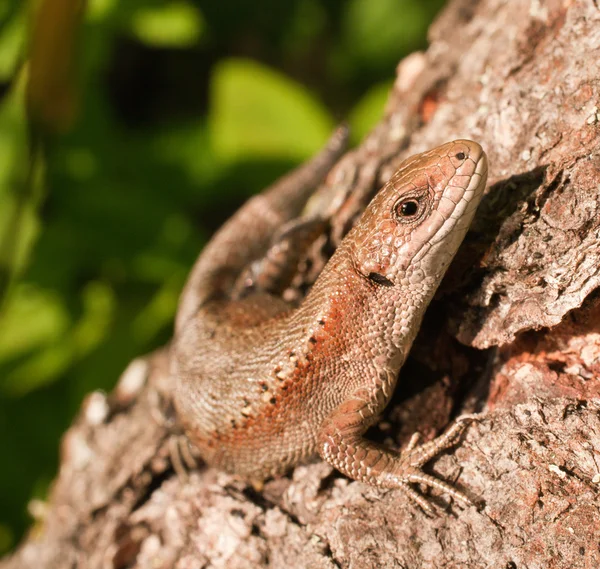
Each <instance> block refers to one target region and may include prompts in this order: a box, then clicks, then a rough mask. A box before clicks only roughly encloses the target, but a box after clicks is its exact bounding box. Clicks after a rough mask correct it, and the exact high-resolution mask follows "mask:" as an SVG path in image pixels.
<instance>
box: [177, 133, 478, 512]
mask: <svg viewBox="0 0 600 569" xmlns="http://www.w3.org/2000/svg"><path fill="white" fill-rule="evenodd" d="M315 160H318V159H315ZM292 176H293V175H292ZM486 178H487V160H486V156H485V154H484V152H483V150H482V149H481V147H480V146H479V145H478V144H477V143H475V142H471V141H467V140H458V141H455V142H450V143H447V144H444V145H442V146H439V147H438V148H435V149H433V150H430V151H428V152H424V153H422V154H419V155H417V156H413V157H412V158H409V159H408V160H406V161H405V162H404V163H403V164H402V165H401V166H400V167H399V169H398V170H397V172H396V173H395V174H394V176H393V177H392V178H391V179H390V181H389V182H388V183H387V184H386V185H385V186H384V187H383V188H382V189H381V190H380V191H379V193H378V194H377V195H376V196H375V198H374V199H373V200H372V202H371V203H370V204H369V206H368V207H367V209H366V211H365V213H364V214H363V216H362V217H361V219H360V220H359V222H358V224H357V225H356V226H355V227H354V229H353V230H352V231H350V233H349V234H348V235H347V237H346V238H345V239H344V240H343V242H342V243H341V244H340V246H339V247H338V249H337V250H336V252H335V254H334V255H333V256H332V258H331V260H330V261H329V263H328V264H327V265H326V267H325V269H324V270H323V272H322V274H321V275H320V277H319V278H318V279H317V281H316V282H315V284H314V286H313V287H312V289H311V291H310V292H309V294H308V295H307V297H306V298H305V300H304V301H303V303H302V304H301V305H300V306H299V307H298V308H296V309H291V308H290V307H289V306H288V305H286V304H285V303H284V302H283V301H282V300H281V299H279V298H276V297H274V296H270V295H268V294H265V293H256V294H253V295H250V296H248V297H246V298H243V299H241V300H231V299H230V298H228V297H227V294H228V293H229V290H230V288H231V286H232V284H231V283H232V282H233V281H234V280H235V276H236V275H237V274H239V272H240V271H242V270H243V267H244V266H245V265H246V264H247V263H248V262H249V261H250V260H251V259H249V258H248V257H247V255H246V254H245V253H244V254H241V253H240V250H239V249H240V248H243V249H247V250H248V249H251V250H252V254H253V255H254V256H259V255H260V254H261V252H263V253H264V251H265V250H266V249H267V248H268V246H269V236H270V235H271V234H272V233H273V232H274V229H273V223H271V225H270V226H269V227H268V228H266V229H265V227H266V225H267V224H266V222H265V223H264V225H263V220H265V219H266V220H272V219H274V218H278V219H279V221H278V222H277V224H275V225H278V224H280V223H282V222H285V221H287V220H289V219H291V218H293V217H294V215H296V214H297V211H298V209H299V208H298V203H300V202H303V201H304V200H305V199H307V197H308V193H307V192H306V188H304V190H303V191H304V194H303V196H302V199H299V200H297V202H298V203H296V204H295V205H294V207H293V208H287V209H286V210H285V211H283V209H285V208H282V207H281V204H282V203H285V202H286V201H287V198H285V196H283V190H278V188H277V186H276V187H274V188H272V189H271V190H269V193H267V194H263V198H262V202H261V204H260V207H259V208H258V209H257V208H256V205H254V206H253V205H252V201H251V202H249V203H250V205H246V206H244V207H243V208H242V209H241V210H240V212H238V214H236V219H237V221H236V222H235V223H233V224H232V223H231V222H230V223H229V224H228V225H226V226H225V227H224V228H223V229H222V230H221V231H220V232H219V233H217V235H216V236H215V238H214V240H213V241H212V242H211V244H209V246H208V247H207V249H206V250H205V252H203V253H202V255H201V256H200V257H199V259H198V261H197V263H196V266H195V267H194V269H193V271H192V277H191V279H190V284H188V286H187V287H186V291H185V293H184V296H183V297H182V304H181V306H182V308H181V310H180V313H179V315H178V319H177V329H176V335H175V339H174V342H173V348H172V372H173V375H174V377H175V379H176V392H175V404H176V409H177V412H178V415H179V417H180V419H181V421H182V423H183V424H184V426H185V429H186V432H187V434H188V436H189V438H190V439H191V440H192V442H193V443H194V444H195V445H197V447H198V449H199V450H200V453H201V455H202V457H203V458H204V459H205V460H206V462H207V463H209V464H211V465H214V466H216V467H218V468H221V469H224V470H227V471H230V472H234V473H238V474H240V475H242V476H245V477H247V478H250V479H253V480H257V479H264V478H265V477H268V476H271V475H274V474H278V473H283V472H285V471H286V470H287V469H289V468H290V467H291V466H293V465H295V464H296V463H298V462H299V461H301V460H302V459H304V458H306V457H309V456H311V455H313V454H315V453H317V452H318V453H319V454H320V455H321V457H322V458H323V459H324V460H326V461H327V462H329V463H330V464H332V465H333V466H334V467H335V468H337V469H338V470H340V471H341V472H343V473H344V474H346V475H347V476H349V477H351V478H353V479H356V480H361V481H363V482H366V483H368V484H372V485H376V486H379V487H387V488H400V489H402V490H404V491H405V492H406V493H407V494H408V495H409V496H410V497H411V498H412V499H413V500H415V501H416V502H417V503H418V504H419V505H420V506H421V507H423V508H424V509H425V510H426V511H431V507H430V505H429V504H428V502H427V501H426V500H425V499H424V498H423V497H422V496H421V495H419V494H418V493H417V492H416V491H415V490H414V489H413V488H412V487H411V486H410V484H411V483H421V484H424V485H426V486H431V487H436V488H438V489H441V490H443V491H446V492H448V493H449V494H451V495H452V496H454V498H456V499H458V500H460V501H462V502H465V503H468V499H467V498H466V496H464V495H463V494H462V493H460V492H459V491H457V490H455V489H453V488H452V487H451V486H450V485H448V484H447V483H445V482H443V481H440V480H437V479H436V478H433V477H432V476H428V475H426V474H424V473H423V472H422V471H421V466H422V465H423V464H424V463H425V462H427V461H428V460H430V459H431V458H432V457H434V456H435V455H436V454H438V453H439V452H440V451H441V450H443V449H445V448H447V447H448V446H449V445H450V444H452V443H453V442H454V441H455V440H456V438H457V437H458V436H459V435H460V433H461V431H462V430H463V428H464V426H465V425H466V424H467V419H470V417H466V416H465V417H463V418H461V419H459V420H458V421H457V422H456V423H455V424H454V425H453V426H452V427H451V428H450V429H449V430H448V432H447V433H446V434H444V435H442V436H441V437H438V439H435V440H434V441H431V442H428V443H425V444H423V445H420V446H419V445H417V444H416V438H414V439H413V440H412V441H411V443H410V444H409V447H408V448H407V449H405V450H404V451H403V452H402V453H400V454H398V453H397V452H395V451H392V450H389V449H386V448H385V447H382V446H380V445H376V444H374V443H372V442H370V441H368V440H367V439H365V438H363V434H364V433H365V431H366V430H367V428H368V427H369V426H370V425H372V424H373V423H374V422H375V421H376V420H377V418H378V415H379V414H380V413H381V411H382V410H383V409H384V408H385V406H386V405H387V403H388V402H389V399H390V397H391V395H392V393H393V390H394V387H395V384H396V380H397V377H398V372H399V370H400V367H401V366H402V364H403V363H404V360H405V359H406V356H407V354H408V351H409V349H410V346H411V344H412V342H413V339H414V337H415V335H416V333H417V330H418V328H419V326H420V323H421V319H422V316H423V313H424V311H425V309H426V307H427V305H428V304H429V302H430V300H431V298H432V297H433V294H434V293H435V290H436V289H437V287H438V285H439V283H440V281H441V279H442V276H443V275H444V273H445V271H446V269H447V267H448V265H449V264H450V261H451V260H452V258H453V256H454V254H455V253H456V250H457V249H458V247H459V245H460V243H461V241H462V240H463V237H464V235H465V234H466V232H467V229H468V227H469V225H470V223H471V220H472V218H473V215H474V213H475V210H476V208H477V206H478V204H479V201H480V199H481V196H482V194H483V190H484V188H485V182H486ZM286 191H288V193H289V191H290V188H289V186H288V188H287V190H286ZM282 196H283V197H282ZM255 199H256V198H255ZM273 204H274V205H273ZM250 208H254V209H253V210H252V213H251V214H249V213H248V211H245V210H249V209H250ZM292 210H293V211H292ZM259 212H260V213H259ZM274 212H275V213H274ZM256 235H260V239H258V238H257V239H254V237H255V236H256ZM259 241H260V242H259ZM221 275H227V278H226V279H225V280H223V279H222V278H221ZM227 287H229V288H227Z"/></svg>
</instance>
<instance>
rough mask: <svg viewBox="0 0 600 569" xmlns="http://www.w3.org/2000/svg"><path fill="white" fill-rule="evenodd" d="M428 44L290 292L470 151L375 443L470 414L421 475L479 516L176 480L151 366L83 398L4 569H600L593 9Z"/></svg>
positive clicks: (480, 19) (399, 496)
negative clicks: (453, 252)
mask: <svg viewBox="0 0 600 569" xmlns="http://www.w3.org/2000/svg"><path fill="white" fill-rule="evenodd" d="M430 40H431V47H430V48H429V49H428V51H427V52H426V53H424V54H422V53H418V54H413V55H411V56H409V57H408V58H406V59H405V60H404V61H402V62H401V63H400V65H399V66H398V74H397V80H396V84H395V87H394V90H393V92H392V94H391V97H390V100H389V103H388V107H387V110H386V116H385V118H384V119H383V120H382V121H381V123H380V124H379V125H378V126H377V127H376V128H375V129H374V131H373V132H372V133H371V135H370V136H369V137H368V138H367V139H366V140H365V141H364V143H363V144H362V145H361V146H360V147H359V148H357V149H356V150H353V151H351V152H348V153H347V154H346V155H345V156H344V157H343V158H342V160H341V161H340V162H339V163H338V165H337V166H336V167H335V169H334V170H333V171H332V172H331V174H330V175H329V177H328V179H327V181H326V182H325V184H324V185H323V187H322V188H321V191H323V192H327V190H328V189H330V188H332V187H339V186H340V185H343V186H345V187H347V189H348V190H351V192H352V194H351V197H350V198H349V199H348V200H347V202H346V205H345V206H344V207H343V208H341V209H340V210H339V212H338V213H337V214H336V217H335V218H334V220H333V222H332V224H331V230H330V232H329V233H328V234H327V235H325V236H324V237H323V239H321V240H320V241H319V242H318V243H317V244H316V245H315V247H314V248H313V250H312V251H311V259H310V261H311V262H310V263H306V264H305V266H304V271H303V272H302V274H301V275H299V276H298V278H297V279H296V281H295V285H294V286H295V290H296V291H301V290H304V289H305V286H303V285H304V284H306V283H310V282H311V280H312V279H314V274H315V273H316V272H318V270H319V269H320V267H322V263H323V262H324V259H323V251H327V250H330V249H331V247H330V245H331V244H333V245H335V243H337V242H338V241H339V239H340V236H341V235H342V234H344V232H345V231H347V229H348V227H349V226H350V224H351V222H352V220H354V219H355V218H356V215H357V212H358V211H360V209H361V208H363V207H364V205H365V203H366V202H367V201H368V199H369V197H370V196H372V194H373V192H374V191H375V190H376V189H377V188H378V187H380V186H381V184H382V183H383V181H385V180H386V179H387V177H389V175H390V173H391V172H392V170H393V168H394V165H395V164H397V163H398V162H399V161H400V160H402V159H403V158H405V157H407V156H409V155H411V154H414V153H416V152H420V151H422V150H425V149H427V148H429V147H433V146H436V145H438V144H440V143H442V142H445V141H447V140H452V139H455V138H472V139H474V140H476V141H478V142H480V143H481V144H482V145H483V147H484V149H485V150H486V152H487V153H488V156H489V162H490V178H489V187H488V190H487V194H486V196H485V197H484V200H483V202H482V204H481V206H480V208H479V210H478V213H477V216H476V219H475V221H474V224H473V227H472V229H471V231H470V233H469V235H468V236H467V239H466V241H465V243H464V245H463V247H462V248H461V251H460V252H459V254H458V256H457V258H456V259H455V262H454V263H453V265H452V267H451V269H450V271H449V273H448V275H447V277H446V279H445V280H444V283H443V285H442V287H441V288H440V291H439V293H438V295H437V297H436V299H435V300H434V302H433V303H432V305H431V307H430V310H429V311H428V314H427V317H426V319H425V322H424V325H423V328H422V331H421V333H420V334H419V338H418V339H417V342H416V343H415V347H414V349H413V352H412V355H411V358H410V360H409V361H408V362H407V364H406V365H405V367H404V368H403V371H402V377H401V379H400V387H399V389H398V393H397V394H396V395H395V398H394V401H393V402H392V404H391V405H390V406H389V408H388V410H387V412H386V416H385V417H384V420H383V421H382V422H381V423H380V425H379V426H378V427H377V428H375V429H373V432H372V433H371V434H372V436H373V437H375V438H379V439H380V440H388V442H391V443H392V444H398V445H400V444H403V443H405V442H406V441H407V440H408V438H409V436H410V434H411V433H412V432H413V431H415V430H418V431H420V432H421V433H423V435H424V436H425V437H431V436H433V435H434V434H435V433H436V431H438V430H439V429H440V428H443V427H444V426H445V425H446V424H447V423H448V421H449V420H450V417H451V416H452V415H454V414H456V413H457V412H459V411H473V410H476V411H482V412H483V413H484V415H483V418H482V420H481V421H479V422H478V423H476V424H473V425H472V426H471V427H469V429H468V432H467V434H466V436H465V437H464V439H463V440H462V441H461V443H460V444H459V445H458V446H457V448H456V449H455V450H454V451H453V452H450V453H446V454H445V455H444V456H442V457H440V458H439V459H438V460H435V461H432V463H431V464H430V465H429V469H430V471H432V472H434V473H436V475H438V476H440V477H443V478H445V479H446V480H451V481H455V483H456V486H457V487H459V488H460V489H462V490H464V491H465V492H467V493H468V494H469V495H470V496H472V497H473V499H474V500H475V501H477V502H478V503H479V508H476V507H471V508H467V509H461V508H460V507H458V506H457V505H456V504H449V503H448V502H447V497H446V496H443V495H442V496H438V495H435V496H432V500H433V501H434V502H435V503H436V504H438V506H441V507H442V508H443V509H444V510H445V511H442V512H441V514H440V515H439V516H438V517H436V518H433V519H432V518H428V517H426V516H425V515H424V513H423V512H422V511H421V510H419V509H418V508H417V507H416V506H415V505H414V504H412V503H410V502H408V501H407V499H406V497H405V495H404V494H403V493H402V492H399V491H381V490H377V489H374V488H371V487H369V486H366V485H365V484H361V483H357V482H353V481H349V480H347V479H346V478H344V477H343V476H342V475H340V474H339V473H337V472H336V471H334V470H332V468H331V467H329V466H328V465H327V464H324V463H323V462H321V461H319V460H315V461H313V462H312V463H310V464H308V465H303V466H299V467H297V468H296V469H295V470H294V472H293V473H291V474H290V475H289V476H287V477H282V478H278V479H276V480H272V481H269V482H267V483H266V484H265V486H264V488H263V489H262V490H261V491H258V490H255V489H253V488H252V487H250V486H248V485H247V484H245V483H244V482H243V481H240V480H238V479H237V478H236V477H233V476H230V475H227V474H223V473H220V472H218V471H216V470H214V469H212V468H207V467H205V466H203V465H201V466H199V467H198V468H191V469H189V470H188V475H187V477H186V475H185V474H182V469H181V468H179V467H177V465H175V467H176V468H174V467H173V464H172V460H171V457H172V456H174V454H173V453H172V452H170V451H171V450H172V449H171V447H172V445H173V444H174V443H175V442H177V435H176V434H174V432H175V431H176V429H175V427H174V424H175V423H174V416H173V411H172V407H171V404H170V391H171V389H172V386H171V384H170V381H169V378H168V374H167V372H166V370H167V362H166V354H165V352H164V351H163V352H158V353H156V354H154V355H152V356H150V357H148V358H145V359H139V360H136V361H135V362H133V363H132V364H131V365H130V367H129V368H128V370H127V371H126V372H125V373H124V375H123V377H122V378H121V380H120V382H119V384H118V386H117V388H116V389H115V391H114V392H113V393H112V394H111V395H110V396H108V397H104V396H103V395H101V394H97V393H96V394H92V395H90V396H89V397H88V399H87V400H86V402H85V403H84V405H83V408H82V411H81V413H80V416H79V418H78V419H77V420H76V421H75V423H74V425H73V426H72V427H71V428H70V429H69V431H68V432H67V433H66V435H65V437H64V441H63V445H62V463H61V468H60V473H59V476H58V478H57V480H56V482H55V484H54V487H53V490H52V493H51V498H50V501H49V503H48V505H47V510H46V512H45V515H44V516H43V520H40V522H39V523H38V526H37V527H35V528H34V529H33V530H32V532H31V534H30V535H29V537H28V539H27V541H26V542H25V543H23V544H22V546H21V547H20V548H19V550H18V551H17V552H16V553H15V554H14V555H13V556H12V557H11V558H8V559H5V560H4V562H1V563H0V567H1V568H2V569H9V568H11V569H12V568H17V567H19V568H29V567H31V568H35V569H38V568H40V567H47V568H51V567H56V568H61V569H62V568H65V567H81V568H83V567H85V568H108V567H110V568H115V569H124V568H126V567H153V568H158V567H160V568H174V567H177V568H180V569H182V568H188V567H189V568H196V567H198V568H200V567H215V568H216V567H223V568H228V569H234V568H245V567H248V568H255V567H276V568H277V567H289V568H300V567H305V568H335V567H343V568H355V567H357V568H358V567H360V568H379V567H398V568H399V567H410V568H412V569H414V568H422V567H423V568H425V567H427V568H433V567H435V568H440V567H448V568H454V567H468V568H470V569H475V568H488V567H495V568H497V569H503V568H522V567H527V568H535V567H540V568H541V567H544V568H562V567H565V568H567V567H568V568H575V567H582V568H584V567H585V568H595V567H599V566H600V549H599V543H600V499H599V489H600V381H599V377H600V294H598V292H597V291H596V289H597V288H598V287H599V286H600V150H599V142H600V110H599V107H600V5H599V3H598V2H597V1H595V0H546V1H545V2H543V1H541V0H530V1H526V0H479V1H476V0H454V1H452V2H451V3H450V4H449V5H448V7H447V8H446V9H445V11H444V12H443V13H442V15H441V16H440V17H439V18H438V20H437V21H436V22H435V24H434V25H433V26H432V28H431V30H430ZM292 292H293V291H292ZM176 471H178V472H179V474H176Z"/></svg>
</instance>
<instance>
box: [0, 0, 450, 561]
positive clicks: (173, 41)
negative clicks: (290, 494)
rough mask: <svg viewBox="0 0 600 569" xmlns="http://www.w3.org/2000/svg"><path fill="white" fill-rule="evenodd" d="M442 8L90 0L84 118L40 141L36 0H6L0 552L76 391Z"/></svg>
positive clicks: (109, 369) (146, 334) (13, 533)
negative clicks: (36, 141)
mask: <svg viewBox="0 0 600 569" xmlns="http://www.w3.org/2000/svg"><path fill="white" fill-rule="evenodd" d="M49 1H50V2H51V1H52V0H49ZM443 3H444V1H443V0H377V1H371V0H288V1H286V2H282V1H281V0H262V1H258V2H246V1H244V0H220V1H218V2H217V1H215V0H212V1H211V0H206V1H203V2H201V1H197V2H194V1H192V0H127V1H126V2H119V1H118V0H89V1H88V4H87V8H86V12H85V14H84V17H83V20H82V25H81V27H82V29H81V30H79V34H78V35H79V44H76V45H78V47H77V49H76V54H74V55H76V59H75V61H76V64H77V73H76V77H73V82H74V84H75V85H76V86H77V87H76V88H77V90H78V99H79V100H80V103H79V105H78V107H79V108H78V109H77V113H78V116H77V118H76V120H75V123H74V126H73V127H72V128H71V129H70V130H69V132H68V133H67V134H63V135H60V136H58V135H54V136H48V135H47V136H46V137H45V138H44V146H43V152H41V151H39V149H37V150H36V148H37V147H35V146H32V144H31V143H32V139H31V138H29V137H28V135H29V134H30V127H31V126H32V125H30V124H28V122H27V115H26V112H25V106H24V89H25V84H26V80H27V65H25V64H24V62H26V60H27V54H28V51H27V45H29V42H30V37H29V36H30V33H31V26H30V25H29V23H30V21H31V18H32V10H33V9H34V8H35V6H37V5H39V2H30V3H27V2H23V0H2V1H0V271H1V272H2V275H3V278H5V279H8V281H7V282H8V283H9V285H10V286H9V289H8V295H7V297H6V299H5V302H4V304H3V306H2V312H1V315H0V426H1V428H0V448H2V455H3V460H2V462H3V467H2V468H1V469H0V552H2V551H6V550H8V549H9V548H11V547H12V546H14V544H15V543H16V541H17V540H18V539H19V538H20V537H21V535H22V532H23V531H24V529H25V528H26V527H27V525H28V524H29V523H30V520H29V519H28V516H27V509H26V505H27V502H28V501H29V500H30V499H31V498H34V497H39V498H44V497H45V495H46V492H47V489H48V484H49V482H50V481H51V479H52V478H53V476H54V475H55V469H56V466H57V463H58V445H59V439H60V436H61V434H62V433H63V431H64V430H65V429H66V428H67V426H68V425H69V423H70V421H71V420H72V418H73V416H74V414H75V413H76V411H77V409H78V407H79V405H80V403H81V400H82V398H83V396H84V395H85V394H86V393H88V392H89V391H91V390H94V389H103V390H110V389H111V388H112V387H113V385H114V384H115V382H116V380H117V378H118V376H119V374H120V372H121V371H122V370H123V369H124V367H125V365H126V364H127V363H128V362H129V361H130V360H131V359H132V358H133V357H134V356H136V355H138V354H141V353H144V352H148V351H150V350H152V349H153V348H155V347H157V346H159V345H161V344H162V343H164V342H166V341H167V340H168V338H169V335H170V332H171V323H172V318H173V313H174V311H175V308H176V304H177V298H178V294H179V291H180V289H181V286H182V284H183V282H184V279H185V276H186V272H187V271H188V269H189V268H190V266H191V265H192V263H193V261H194V259H195V257H196V255H197V254H198V251H199V250H200V249H201V247H202V245H203V243H204V242H205V241H206V239H207V238H208V236H209V235H210V233H211V232H212V231H214V230H215V228H217V227H218V226H219V225H220V224H221V223H222V222H223V221H224V220H225V219H226V218H227V217H228V216H229V215H230V214H231V212H232V210H233V209H235V208H236V207H237V206H238V205H239V204H240V203H241V201H242V200H243V199H244V198H246V197H247V196H249V195H250V194H252V193H254V192H257V191H259V190H260V189H261V188H262V187H264V186H265V185H267V184H268V183H270V182H271V181H272V180H273V179H275V178H276V177H277V176H279V175H281V174H282V173H284V172H285V171H287V170H288V169H289V168H291V167H292V166H294V165H295V164H297V163H299V162H301V161H302V160H304V159H306V158H307V157H309V156H310V155H311V154H312V153H313V152H315V151H316V150H317V149H318V148H319V147H320V146H321V145H322V144H323V143H324V141H325V140H326V139H327V137H328V135H329V133H330V131H331V130H332V129H333V127H334V126H335V124H336V123H337V122H338V121H339V120H341V119H342V118H348V119H349V121H350V123H351V126H352V128H353V136H354V139H355V140H359V139H360V138H361V137H362V136H363V135H364V134H365V132H366V131H367V130H368V129H369V128H370V127H371V126H372V125H373V124H374V123H375V122H376V121H377V120H378V118H379V117H380V116H381V113H382V109H383V105H384V102H385V99H386V96H387V92H388V90H389V88H390V86H391V84H392V82H393V77H394V71H395V65H396V63H397V62H398V61H399V59H400V58H401V57H403V56H404V55H406V54H407V53H408V52H410V51H412V50H414V49H419V48H423V47H424V46H425V34H426V29H427V26H428V25H429V23H430V21H431V20H432V18H433V17H434V15H435V13H436V12H437V11H438V10H439V9H440V8H441V6H442V4H443ZM62 4H63V5H64V4H65V3H64V2H62ZM57 6H58V4H57ZM72 39H74V40H75V39H76V38H72ZM64 69H67V67H65V68H64ZM64 69H62V71H64ZM45 104H49V105H50V108H51V106H52V104H53V101H52V99H48V100H46V101H45ZM34 126H35V125H34Z"/></svg>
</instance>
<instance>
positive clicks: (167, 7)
mask: <svg viewBox="0 0 600 569" xmlns="http://www.w3.org/2000/svg"><path fill="white" fill-rule="evenodd" d="M204 27H205V24H204V19H203V18H202V14H201V13H200V11H199V10H198V8H197V7H196V6H194V5H193V4H191V3H189V2H185V1H183V0H177V1H173V2H165V3H164V4H162V5H160V6H154V7H148V8H140V9H138V10H136V11H135V13H134V14H133V16H132V20H131V29H132V31H133V33H134V35H135V36H136V37H137V38H138V39H139V40H140V41H141V42H142V43H145V44H147V45H152V46H158V47H177V48H183V47H189V46H192V45H194V44H195V43H197V42H198V40H199V39H200V37H201V36H202V32H203V31H204Z"/></svg>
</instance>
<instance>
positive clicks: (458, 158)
mask: <svg viewBox="0 0 600 569" xmlns="http://www.w3.org/2000/svg"><path fill="white" fill-rule="evenodd" d="M465 158H466V156H465V153H464V152H459V153H458V154H457V155H456V159H457V160H464V159H465Z"/></svg>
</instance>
